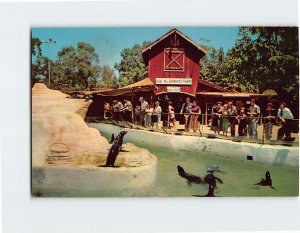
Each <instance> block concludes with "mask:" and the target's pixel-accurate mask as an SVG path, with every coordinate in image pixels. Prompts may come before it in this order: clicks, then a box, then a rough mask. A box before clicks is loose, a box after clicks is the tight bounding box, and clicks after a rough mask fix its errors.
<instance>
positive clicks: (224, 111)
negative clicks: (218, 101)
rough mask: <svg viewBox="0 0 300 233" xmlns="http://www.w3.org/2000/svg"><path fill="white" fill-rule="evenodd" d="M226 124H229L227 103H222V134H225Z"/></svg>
mask: <svg viewBox="0 0 300 233" xmlns="http://www.w3.org/2000/svg"><path fill="white" fill-rule="evenodd" d="M228 126H229V112H228V109H227V104H224V105H223V107H222V131H223V135H226V136H227V131H228Z"/></svg>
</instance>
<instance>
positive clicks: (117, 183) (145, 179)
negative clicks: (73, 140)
mask: <svg viewBox="0 0 300 233" xmlns="http://www.w3.org/2000/svg"><path fill="white" fill-rule="evenodd" d="M156 167H157V162H153V163H151V164H148V165H145V166H141V167H119V168H107V167H96V166H81V167H45V166H43V167H32V174H33V176H32V191H33V195H35V192H37V191H38V190H39V189H42V188H59V189H79V190H80V189H85V190H98V189H99V188H101V189H107V190H116V189H124V188H144V187H148V186H151V185H152V184H153V183H154V181H155V179H156V170H157V169H156Z"/></svg>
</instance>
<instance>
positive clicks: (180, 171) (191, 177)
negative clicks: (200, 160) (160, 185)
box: [177, 165, 203, 185]
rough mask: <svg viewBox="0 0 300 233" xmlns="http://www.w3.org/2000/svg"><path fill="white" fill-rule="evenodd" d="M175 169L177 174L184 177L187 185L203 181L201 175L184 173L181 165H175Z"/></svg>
mask: <svg viewBox="0 0 300 233" xmlns="http://www.w3.org/2000/svg"><path fill="white" fill-rule="evenodd" d="M177 170H178V174H179V176H181V177H182V178H184V179H186V182H187V184H188V185H192V183H194V184H202V183H203V179H202V178H201V177H199V176H195V175H192V174H189V173H186V172H185V171H184V169H183V167H181V166H179V165H177Z"/></svg>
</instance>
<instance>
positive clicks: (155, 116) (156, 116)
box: [151, 101, 162, 129]
mask: <svg viewBox="0 0 300 233" xmlns="http://www.w3.org/2000/svg"><path fill="white" fill-rule="evenodd" d="M161 112H162V110H161V107H160V103H159V101H155V103H154V108H153V113H152V117H151V122H152V127H153V126H154V124H155V127H156V129H158V126H159V125H160V120H161Z"/></svg>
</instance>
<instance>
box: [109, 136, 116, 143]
mask: <svg viewBox="0 0 300 233" xmlns="http://www.w3.org/2000/svg"><path fill="white" fill-rule="evenodd" d="M114 140H115V134H114V133H113V134H112V135H111V138H110V142H109V144H112V143H113V142H114Z"/></svg>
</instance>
